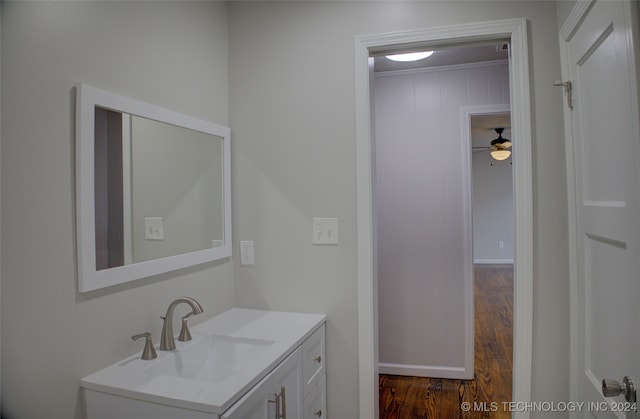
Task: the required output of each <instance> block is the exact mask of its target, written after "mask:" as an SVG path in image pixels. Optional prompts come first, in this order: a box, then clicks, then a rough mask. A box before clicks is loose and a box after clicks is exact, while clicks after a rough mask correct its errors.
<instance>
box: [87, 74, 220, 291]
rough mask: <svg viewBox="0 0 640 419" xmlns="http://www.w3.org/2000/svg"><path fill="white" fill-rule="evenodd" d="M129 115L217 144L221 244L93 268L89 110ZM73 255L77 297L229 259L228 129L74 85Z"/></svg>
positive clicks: (91, 125) (92, 118)
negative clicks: (220, 157) (199, 134)
mask: <svg viewBox="0 0 640 419" xmlns="http://www.w3.org/2000/svg"><path fill="white" fill-rule="evenodd" d="M96 106H101V107H103V108H106V109H111V110H115V111H118V112H125V113H130V114H132V115H138V116H141V117H145V118H148V119H152V120H156V121H161V122H166V123H168V124H172V125H176V126H180V127H186V128H189V129H192V130H196V131H201V132H204V133H208V134H212V135H215V136H218V137H221V138H222V139H223V141H222V146H223V151H222V153H223V160H222V161H223V165H224V167H223V168H222V170H223V176H224V203H223V206H224V208H223V211H224V245H223V246H220V247H215V248H209V249H204V250H199V251H195V252H190V253H185V254H181V255H176V256H169V257H164V258H160V259H155V260H149V261H144V262H138V263H133V264H131V265H124V266H118V267H115V268H109V269H102V270H97V269H96V251H95V243H96V242H95V196H94V129H95V128H94V123H95V107H96ZM75 141H76V156H75V157H76V167H75V172H76V253H77V264H78V267H77V274H78V290H79V291H80V292H81V293H84V292H88V291H93V290H96V289H99V288H105V287H108V286H112V285H118V284H122V283H125V282H128V281H133V280H136V279H140V278H146V277H150V276H153V275H157V274H160V273H165V272H170V271H174V270H177V269H182V268H186V267H189V266H195V265H198V264H202V263H206V262H211V261H214V260H220V259H224V258H228V257H230V256H231V168H230V161H231V143H230V141H231V131H230V129H229V128H228V127H225V126H222V125H218V124H215V123H212V122H208V121H204V120H201V119H197V118H193V117H191V116H188V115H185V114H181V113H178V112H175V111H171V110H169V109H165V108H161V107H159V106H156V105H153V104H150V103H145V102H142V101H139V100H135V99H131V98H128V97H126V96H121V95H118V94H116V93H113V92H109V91H106V90H102V89H98V88H96V87H93V86H89V85H87V84H79V85H77V86H76V138H75Z"/></svg>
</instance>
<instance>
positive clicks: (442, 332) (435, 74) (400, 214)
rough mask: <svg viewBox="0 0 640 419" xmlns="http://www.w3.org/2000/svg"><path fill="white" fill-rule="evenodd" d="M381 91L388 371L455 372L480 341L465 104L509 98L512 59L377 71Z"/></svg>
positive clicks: (379, 159)
mask: <svg viewBox="0 0 640 419" xmlns="http://www.w3.org/2000/svg"><path fill="white" fill-rule="evenodd" d="M374 95H375V124H376V128H375V142H376V143H375V150H376V163H375V170H376V174H375V178H376V183H377V188H376V191H375V197H376V198H375V199H376V203H375V206H376V214H377V244H378V292H379V294H378V300H379V306H378V310H379V313H378V314H379V315H378V319H379V325H378V327H379V329H378V330H379V340H380V346H379V348H380V352H379V358H380V372H382V373H388V374H404V375H420V376H430V377H449V378H453V377H455V376H456V373H458V374H459V371H460V369H462V370H464V369H465V368H467V365H466V362H467V360H466V359H465V347H466V346H465V341H466V339H473V333H472V330H471V329H470V330H467V329H466V327H465V321H466V314H467V313H469V311H466V309H465V301H471V299H468V300H467V298H466V297H465V290H466V287H465V284H466V283H468V281H472V277H471V275H472V272H471V271H470V270H468V267H469V266H470V264H471V261H470V260H469V259H468V258H470V257H471V254H468V255H467V253H466V252H467V250H468V249H467V244H468V239H470V237H468V236H467V234H468V229H469V228H470V226H469V223H470V222H471V220H470V219H466V214H467V211H468V208H467V206H468V205H470V204H471V197H470V196H467V195H468V191H469V190H470V186H469V185H468V181H469V180H470V179H466V178H465V177H467V176H468V177H469V178H471V174H470V173H469V172H470V171H471V167H469V161H468V160H466V159H465V158H464V153H470V151H469V149H468V143H467V139H463V138H462V135H461V132H462V130H461V129H460V124H461V122H462V121H461V108H462V107H463V106H474V105H498V104H499V105H502V104H508V103H509V68H508V64H507V63H505V62H500V63H492V64H486V63H484V64H479V65H464V66H451V67H444V68H433V69H426V70H422V71H411V72H408V73H407V72H398V73H379V74H376V77H375V91H374ZM474 180H475V179H474ZM465 185H466V187H465ZM468 310H472V309H471V308H468ZM467 334H469V336H467Z"/></svg>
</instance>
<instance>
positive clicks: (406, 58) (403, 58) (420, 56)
mask: <svg viewBox="0 0 640 419" xmlns="http://www.w3.org/2000/svg"><path fill="white" fill-rule="evenodd" d="M433 52H434V51H422V52H409V53H407V54H394V55H387V56H386V57H387V59H388V60H391V61H399V62H403V63H406V62H410V61H419V60H424V59H425V58H427V57H431V56H432V55H433Z"/></svg>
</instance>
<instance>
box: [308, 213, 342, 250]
mask: <svg viewBox="0 0 640 419" xmlns="http://www.w3.org/2000/svg"><path fill="white" fill-rule="evenodd" d="M312 243H313V244H338V219H337V218H314V219H313V239H312Z"/></svg>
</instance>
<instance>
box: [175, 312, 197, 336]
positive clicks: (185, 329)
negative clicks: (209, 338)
mask: <svg viewBox="0 0 640 419" xmlns="http://www.w3.org/2000/svg"><path fill="white" fill-rule="evenodd" d="M193 314H195V313H194V312H193V311H191V312H189V313H188V314H186V315H184V316H182V328H180V334H179V335H178V340H179V341H180V342H188V341H190V340H191V332H189V326H188V325H187V320H188V319H189V317H190V316H191V315H193Z"/></svg>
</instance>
